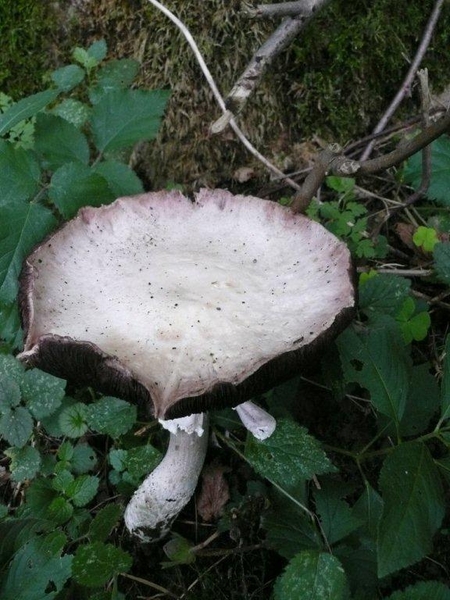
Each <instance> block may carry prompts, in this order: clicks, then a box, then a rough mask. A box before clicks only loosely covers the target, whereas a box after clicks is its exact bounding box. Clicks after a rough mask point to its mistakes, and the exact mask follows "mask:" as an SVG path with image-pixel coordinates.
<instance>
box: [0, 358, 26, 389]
mask: <svg viewBox="0 0 450 600" xmlns="http://www.w3.org/2000/svg"><path fill="white" fill-rule="evenodd" d="M24 373H25V369H24V366H23V365H22V363H21V362H20V361H18V360H17V358H14V356H11V354H0V378H2V379H11V380H13V381H15V382H16V383H18V384H19V385H20V383H21V382H22V378H23V374H24Z"/></svg>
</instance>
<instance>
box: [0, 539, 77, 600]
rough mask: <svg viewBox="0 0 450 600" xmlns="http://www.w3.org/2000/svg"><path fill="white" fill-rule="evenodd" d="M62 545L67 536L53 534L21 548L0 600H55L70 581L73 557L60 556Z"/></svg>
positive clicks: (10, 568)
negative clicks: (53, 599)
mask: <svg viewBox="0 0 450 600" xmlns="http://www.w3.org/2000/svg"><path fill="white" fill-rule="evenodd" d="M65 543H66V536H65V535H64V534H63V533H61V532H59V531H55V532H53V533H49V534H48V535H46V536H39V537H35V538H33V539H31V540H30V541H29V542H27V543H26V544H25V545H24V546H23V547H22V548H20V550H19V551H18V552H16V554H15V555H14V558H13V560H12V561H11V565H10V567H9V570H8V574H7V576H6V579H5V582H4V584H3V587H2V589H1V597H2V600H43V599H44V598H45V600H51V599H52V598H55V597H56V595H57V594H58V593H59V592H60V591H61V590H62V588H63V587H64V585H65V583H66V581H67V580H68V579H69V577H70V570H71V562H72V556H70V555H66V556H61V553H62V550H63V548H64V545H65ZM49 589H51V590H52V591H48V590H49Z"/></svg>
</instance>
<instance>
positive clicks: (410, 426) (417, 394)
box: [400, 363, 439, 436]
mask: <svg viewBox="0 0 450 600" xmlns="http://www.w3.org/2000/svg"><path fill="white" fill-rule="evenodd" d="M430 369H431V365H430V364H429V363H424V364H423V365H418V366H416V367H412V370H411V385H410V388H409V394H408V398H407V400H406V407H405V412H404V413H403V416H402V420H401V422H400V433H401V435H403V436H412V435H418V434H420V433H422V432H424V431H426V430H427V427H428V424H429V422H430V421H431V419H432V418H433V416H434V415H435V414H436V412H437V411H438V410H439V386H438V384H437V381H436V378H435V377H433V375H432V374H431V373H430Z"/></svg>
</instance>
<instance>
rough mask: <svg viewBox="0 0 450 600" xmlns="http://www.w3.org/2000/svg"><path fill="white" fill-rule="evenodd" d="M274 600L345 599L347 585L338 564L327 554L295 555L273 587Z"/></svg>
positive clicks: (342, 570)
mask: <svg viewBox="0 0 450 600" xmlns="http://www.w3.org/2000/svg"><path fill="white" fill-rule="evenodd" d="M274 598H275V600H297V599H298V598H301V599H302V600H346V599H347V598H348V591H347V582H346V577H345V573H344V569H343V568H342V565H341V563H340V562H339V560H338V559H337V558H335V557H334V556H332V555H331V554H326V553H319V552H313V551H304V552H300V554H297V556H295V557H294V558H293V559H292V560H291V561H290V563H289V564H288V566H287V567H286V569H285V571H284V573H283V574H282V575H281V576H280V577H278V579H277V580H276V582H275V586H274Z"/></svg>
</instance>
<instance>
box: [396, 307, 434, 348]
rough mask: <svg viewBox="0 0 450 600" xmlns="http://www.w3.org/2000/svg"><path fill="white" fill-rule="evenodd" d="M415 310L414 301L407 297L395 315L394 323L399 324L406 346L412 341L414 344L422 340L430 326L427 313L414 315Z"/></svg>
mask: <svg viewBox="0 0 450 600" xmlns="http://www.w3.org/2000/svg"><path fill="white" fill-rule="evenodd" d="M416 308H417V307H416V303H415V302H414V300H413V299H412V298H411V297H408V298H406V300H405V302H404V303H403V306H402V307H401V309H400V311H399V312H398V313H397V315H396V321H397V322H398V323H399V324H400V327H401V329H402V333H403V338H404V340H405V343H406V344H410V343H411V342H412V341H413V340H415V341H416V342H420V341H422V340H424V339H425V338H426V337H427V334H428V329H429V328H430V325H431V317H430V315H429V313H428V312H426V311H422V312H419V313H416ZM415 313H416V314H415Z"/></svg>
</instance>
